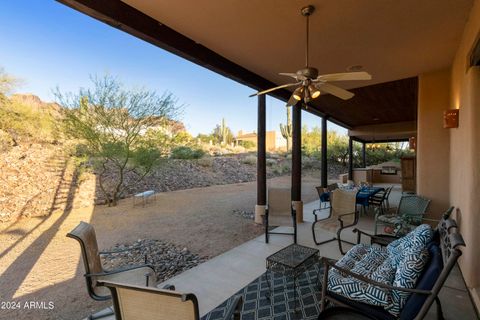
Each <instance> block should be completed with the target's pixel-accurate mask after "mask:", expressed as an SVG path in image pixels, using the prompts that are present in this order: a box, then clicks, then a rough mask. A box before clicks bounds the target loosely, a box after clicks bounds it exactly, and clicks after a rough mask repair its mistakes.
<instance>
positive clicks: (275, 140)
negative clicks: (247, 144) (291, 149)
mask: <svg viewBox="0 0 480 320" xmlns="http://www.w3.org/2000/svg"><path fill="white" fill-rule="evenodd" d="M265 135H266V139H265V140H266V141H265V142H266V149H267V150H268V151H277V150H286V148H287V141H286V140H285V138H283V137H282V135H281V134H280V133H278V132H276V131H267V132H266V133H265ZM243 141H251V142H253V143H254V144H255V145H256V144H257V133H256V132H255V131H254V132H243V130H240V131H239V132H238V134H237V136H236V137H235V143H236V144H241V142H243Z"/></svg>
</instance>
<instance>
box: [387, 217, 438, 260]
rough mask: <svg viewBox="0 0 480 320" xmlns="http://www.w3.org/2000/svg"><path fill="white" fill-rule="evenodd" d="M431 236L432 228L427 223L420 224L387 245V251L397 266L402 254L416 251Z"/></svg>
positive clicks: (429, 239)
mask: <svg viewBox="0 0 480 320" xmlns="http://www.w3.org/2000/svg"><path fill="white" fill-rule="evenodd" d="M432 238H433V229H432V227H431V226H430V225H428V224H422V225H419V226H418V227H416V228H415V230H413V231H412V232H410V233H408V234H407V235H405V236H404V237H401V238H400V239H397V240H395V241H393V242H392V243H390V244H389V245H388V246H387V251H388V253H389V255H390V256H392V258H393V259H394V264H395V266H398V264H399V262H400V260H401V257H402V254H404V253H406V252H410V251H418V250H421V249H423V248H425V246H426V245H427V243H429V242H430V241H432Z"/></svg>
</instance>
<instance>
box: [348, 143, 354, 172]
mask: <svg viewBox="0 0 480 320" xmlns="http://www.w3.org/2000/svg"><path fill="white" fill-rule="evenodd" d="M348 180H353V139H352V137H348Z"/></svg>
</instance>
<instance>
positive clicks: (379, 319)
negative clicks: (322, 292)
mask: <svg viewBox="0 0 480 320" xmlns="http://www.w3.org/2000/svg"><path fill="white" fill-rule="evenodd" d="M328 295H329V296H331V297H332V298H334V299H335V300H338V301H339V302H341V303H344V304H346V305H348V306H351V307H352V308H354V309H357V310H359V311H360V312H361V313H363V314H368V316H369V317H370V318H371V319H374V320H394V319H395V317H394V316H393V315H392V314H390V313H389V312H388V311H385V309H383V308H382V307H378V306H372V305H370V304H366V303H362V302H358V301H355V300H350V299H348V298H345V297H344V296H341V295H338V294H336V293H333V292H331V291H328Z"/></svg>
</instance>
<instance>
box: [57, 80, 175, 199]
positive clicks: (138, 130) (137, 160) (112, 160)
mask: <svg viewBox="0 0 480 320" xmlns="http://www.w3.org/2000/svg"><path fill="white" fill-rule="evenodd" d="M91 80H92V87H91V88H87V89H83V88H82V89H80V90H79V91H78V92H76V93H61V92H60V90H58V89H57V91H56V97H57V100H58V102H59V103H60V104H61V105H63V106H64V107H66V109H65V117H64V122H65V128H66V131H67V133H69V134H70V135H71V136H72V137H74V138H77V139H79V140H80V141H82V142H83V143H84V145H85V147H86V153H87V155H88V156H89V157H90V159H91V161H92V162H93V163H94V165H95V167H96V172H97V176H98V183H99V188H100V190H101V191H102V193H103V194H104V196H105V199H106V203H107V204H108V205H109V206H114V205H116V204H117V201H118V199H120V198H121V196H122V195H123V194H124V192H125V190H126V188H127V187H128V185H127V184H126V183H125V177H126V174H127V173H129V172H133V173H135V175H134V176H136V178H135V179H134V181H129V182H128V184H129V185H130V186H131V185H133V184H136V183H138V182H140V181H141V180H143V179H144V177H145V176H147V175H148V174H149V173H150V172H151V171H152V169H153V168H155V166H157V165H158V164H159V163H160V161H161V159H162V158H163V157H164V156H165V152H164V150H162V148H161V146H159V145H158V142H157V141H153V140H152V139H151V138H150V136H149V135H146V134H145V133H146V132H147V131H148V130H149V129H151V128H155V127H158V126H162V125H164V123H165V121H168V120H171V119H176V118H177V116H178V115H179V112H180V110H181V106H179V105H178V104H177V100H176V98H174V96H173V95H172V94H171V93H164V94H163V95H158V94H157V93H156V92H155V91H149V90H146V89H137V90H133V89H126V88H125V87H124V86H123V84H122V83H121V82H119V81H118V80H117V79H116V78H114V77H111V76H104V77H92V78H91Z"/></svg>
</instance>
